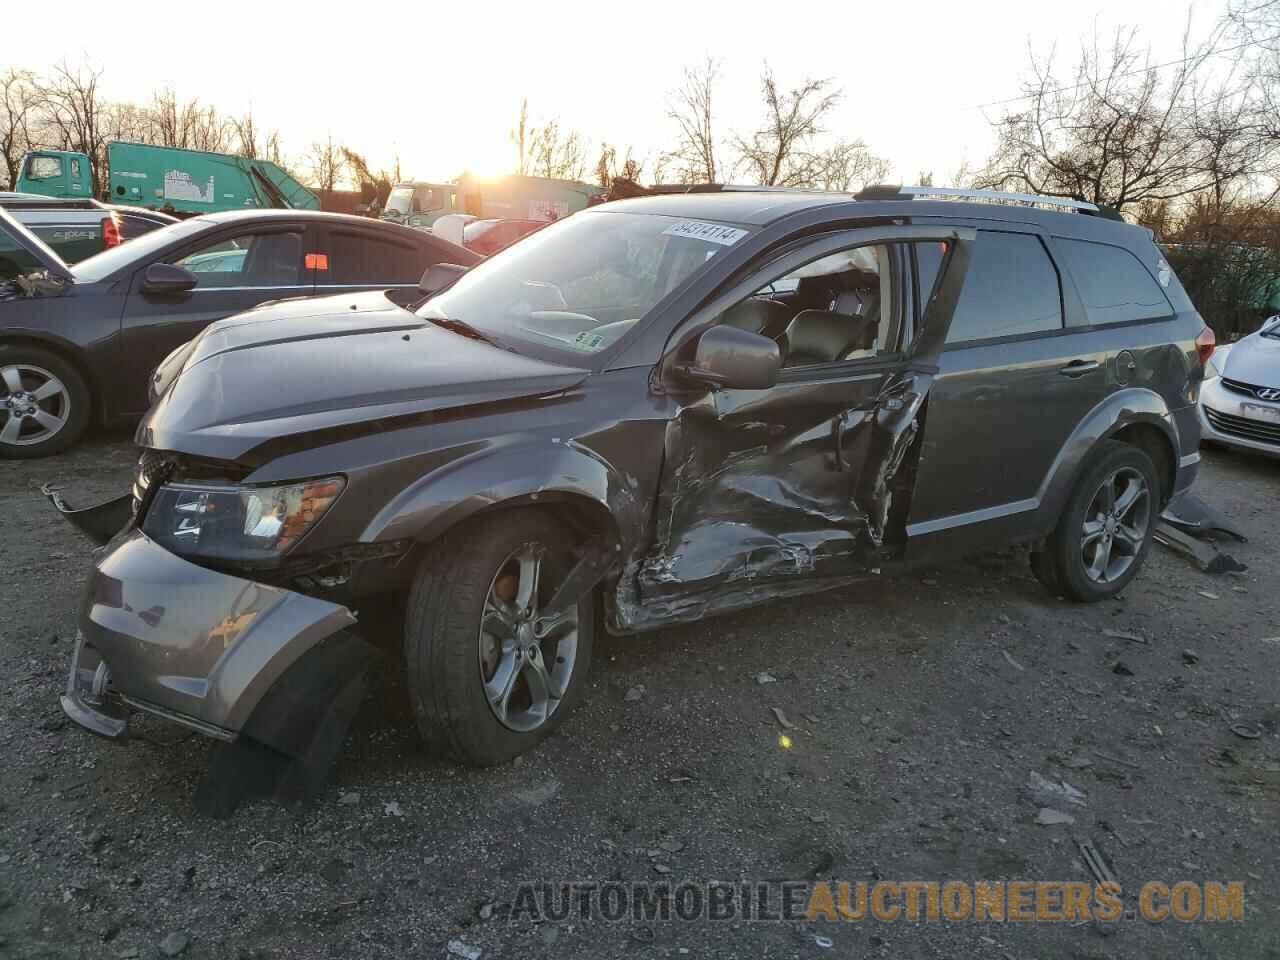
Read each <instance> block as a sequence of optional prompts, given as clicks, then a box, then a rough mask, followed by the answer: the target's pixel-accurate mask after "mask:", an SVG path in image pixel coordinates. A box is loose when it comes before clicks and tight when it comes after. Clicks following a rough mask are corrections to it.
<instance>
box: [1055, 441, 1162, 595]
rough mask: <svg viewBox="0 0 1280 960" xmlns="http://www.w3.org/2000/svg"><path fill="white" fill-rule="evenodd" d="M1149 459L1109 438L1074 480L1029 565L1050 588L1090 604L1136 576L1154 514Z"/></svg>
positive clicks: (1155, 487)
mask: <svg viewBox="0 0 1280 960" xmlns="http://www.w3.org/2000/svg"><path fill="white" fill-rule="evenodd" d="M1159 504H1160V483H1159V481H1158V480H1157V479H1156V470H1155V466H1154V465H1153V464H1152V462H1151V458H1150V457H1148V456H1147V454H1146V453H1145V452H1144V451H1142V450H1140V449H1139V448H1137V447H1135V446H1132V445H1130V444H1127V443H1121V442H1119V441H1115V440H1109V441H1106V442H1105V443H1103V444H1102V446H1101V447H1099V449H1098V451H1097V453H1095V455H1094V456H1093V458H1092V460H1091V461H1090V463H1089V465H1088V466H1087V467H1086V468H1085V470H1084V472H1083V473H1082V475H1081V477H1080V480H1079V481H1078V482H1077V484H1076V487H1075V490H1074V491H1073V492H1072V494H1071V499H1070V500H1068V501H1067V506H1066V509H1065V510H1064V511H1063V513H1062V518H1061V519H1060V520H1059V521H1058V526H1057V527H1056V528H1055V530H1054V532H1053V534H1052V535H1051V536H1050V537H1049V540H1048V542H1047V543H1046V545H1045V549H1044V551H1043V552H1042V553H1041V555H1040V556H1039V557H1037V558H1035V559H1036V561H1038V563H1037V562H1033V568H1036V574H1037V576H1039V577H1040V579H1041V580H1042V581H1044V582H1045V584H1046V586H1049V587H1050V589H1054V588H1056V589H1058V590H1061V592H1062V593H1063V594H1065V595H1066V596H1067V597H1069V598H1071V599H1072V600H1079V601H1081V602H1084V603H1093V602H1096V601H1098V600H1105V599H1107V598H1108V597H1114V596H1115V595H1116V594H1118V593H1119V592H1120V591H1121V590H1123V589H1124V588H1125V587H1127V586H1128V585H1129V582H1130V581H1131V580H1133V578H1134V577H1135V576H1137V575H1138V571H1139V570H1140V569H1141V568H1142V564H1143V561H1145V560H1146V557H1147V552H1148V551H1149V550H1150V549H1151V539H1152V537H1153V535H1154V534H1155V528H1156V521H1157V518H1158V516H1159V513H1160V506H1159Z"/></svg>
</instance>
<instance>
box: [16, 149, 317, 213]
mask: <svg viewBox="0 0 1280 960" xmlns="http://www.w3.org/2000/svg"><path fill="white" fill-rule="evenodd" d="M14 189H15V190H18V191H21V192H23V193H36V194H40V195H42V196H46V197H82V198H83V197H92V196H93V171H92V168H91V167H90V161H89V157H88V156H86V155H85V154H83V153H73V152H69V151H66V150H33V151H32V152H30V153H28V154H27V155H26V156H24V157H23V158H22V169H21V172H20V173H19V175H18V182H17V184H16V185H15V187H14ZM101 199H103V200H107V201H110V202H112V203H126V204H134V205H136V206H142V207H151V208H152V209H156V210H166V211H170V212H174V213H177V214H180V215H182V214H186V215H192V214H197V213H214V212H216V211H219V210H240V209H243V208H246V207H247V208H253V207H281V208H297V209H303V210H319V209H320V199H319V197H317V196H316V195H315V194H314V193H312V192H311V191H310V190H308V189H307V188H306V187H304V186H303V185H302V184H301V183H299V182H298V181H297V180H295V179H294V178H293V177H291V176H290V175H289V174H288V173H287V172H286V171H285V170H284V169H282V168H281V167H279V166H277V165H276V164H274V163H271V162H269V161H266V160H253V159H250V158H248V157H236V156H232V155H230V154H224V153H206V152H204V151H202V150H180V149H177V148H174V147H153V146H150V145H149V144H144V143H126V142H124V141H115V142H113V143H109V144H107V189H106V193H105V195H104V196H103V197H101Z"/></svg>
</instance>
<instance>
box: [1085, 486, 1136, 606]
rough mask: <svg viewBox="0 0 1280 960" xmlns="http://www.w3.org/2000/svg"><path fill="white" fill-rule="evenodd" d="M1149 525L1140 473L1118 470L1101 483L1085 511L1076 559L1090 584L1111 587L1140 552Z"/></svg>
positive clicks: (1131, 564)
mask: <svg viewBox="0 0 1280 960" xmlns="http://www.w3.org/2000/svg"><path fill="white" fill-rule="evenodd" d="M1150 523H1151V490H1150V488H1149V487H1148V485H1147V479H1146V477H1145V476H1143V474H1142V472H1141V471H1140V470H1137V469H1135V468H1133V467H1121V468H1120V469H1119V470H1116V471H1115V472H1114V473H1112V474H1111V475H1110V476H1108V477H1107V478H1106V479H1105V480H1103V481H1102V484H1101V486H1099V487H1098V489H1097V491H1096V492H1095V493H1094V495H1093V499H1092V500H1090V502H1089V507H1088V509H1087V510H1085V514H1084V523H1083V524H1082V525H1081V528H1080V555H1081V559H1082V560H1083V562H1084V571H1085V575H1086V576H1087V577H1088V578H1089V579H1090V580H1092V581H1093V582H1094V583H1100V584H1101V583H1113V582H1114V581H1116V580H1118V579H1120V578H1121V577H1123V576H1124V575H1125V573H1127V572H1128V570H1129V568H1130V567H1132V566H1133V564H1134V561H1135V560H1136V559H1137V557H1138V554H1139V552H1141V550H1142V545H1143V543H1145V542H1146V538H1147V527H1148V526H1149V525H1150Z"/></svg>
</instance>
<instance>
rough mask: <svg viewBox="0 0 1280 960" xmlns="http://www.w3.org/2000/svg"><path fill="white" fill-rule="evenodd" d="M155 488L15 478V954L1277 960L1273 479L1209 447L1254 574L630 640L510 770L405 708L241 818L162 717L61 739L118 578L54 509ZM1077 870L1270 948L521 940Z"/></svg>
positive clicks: (1078, 936)
mask: <svg viewBox="0 0 1280 960" xmlns="http://www.w3.org/2000/svg"><path fill="white" fill-rule="evenodd" d="M133 456H134V455H133V451H132V450H131V448H130V446H129V444H128V443H127V441H126V440H125V439H123V438H120V437H106V438H98V439H96V440H93V441H91V442H90V443H88V444H86V445H84V446H83V447H81V448H80V449H79V450H77V451H76V452H74V453H72V454H68V455H64V456H62V457H59V458H55V459H52V460H46V461H41V462H36V463H31V464H3V465H0V530H3V531H4V545H5V560H6V562H5V565H4V568H5V576H4V583H3V587H0V589H2V590H3V600H2V601H0V672H2V673H0V675H2V676H3V677H4V681H3V683H0V956H6V957H7V956H12V957H24V958H25V957H111V958H129V957H140V958H150V957H160V956H165V955H166V954H168V955H175V954H176V953H181V955H182V956H184V957H193V958H194V957H227V958H240V957H278V958H295V957H296V958H304V957H305V958H313V957H321V956H324V957H360V958H369V957H388V958H391V957H395V958H402V957H418V956H424V957H447V956H449V954H448V952H447V950H448V948H447V944H448V943H449V942H450V941H451V940H460V941H462V942H463V943H464V944H465V945H467V946H470V947H475V948H479V949H481V950H483V955H484V956H485V957H543V956H545V957H556V958H568V957H604V956H608V957H637V958H645V957H654V958H657V957H666V956H680V955H684V954H686V953H687V954H689V955H691V956H739V957H752V958H758V957H816V958H820V957H824V956H852V957H867V956H870V957H878V956H885V957H895V958H897V957H966V958H968V957H976V958H985V957H991V958H1000V960H1003V958H1023V957H1049V956H1053V957H1080V958H1103V957H1135V958H1137V957H1143V958H1146V957H1178V958H1186V957H1201V956H1203V957H1215V956H1216V957H1227V956H1230V957H1239V958H1246V957H1278V956H1280V946H1278V945H1280V915H1278V909H1280V907H1278V904H1280V900H1278V896H1280V858H1278V857H1277V852H1276V845H1275V838H1276V830H1277V810H1278V806H1277V800H1278V799H1280V739H1278V735H1280V702H1277V701H1280V695H1278V694H1277V692H1276V679H1277V676H1278V673H1277V669H1276V667H1275V663H1276V658H1277V655H1280V553H1278V552H1277V551H1276V550H1275V549H1274V548H1275V545H1276V544H1277V543H1280V512H1278V511H1277V510H1276V509H1275V507H1276V503H1277V491H1278V490H1280V463H1275V462H1267V461H1264V460H1257V459H1251V458H1247V457H1243V456H1237V455H1233V454H1229V453H1223V452H1218V451H1206V456H1205V464H1204V467H1203V469H1202V472H1201V480H1200V487H1199V489H1200V491H1201V493H1202V494H1203V495H1205V496H1206V499H1209V500H1210V501H1211V502H1212V503H1214V504H1216V505H1217V506H1219V507H1220V508H1221V509H1223V510H1224V511H1225V512H1227V513H1228V514H1229V515H1230V516H1232V517H1233V518H1234V519H1235V520H1236V521H1237V522H1239V523H1240V524H1241V525H1242V526H1244V527H1245V528H1246V529H1247V530H1249V531H1251V533H1252V539H1251V541H1250V542H1249V543H1248V544H1247V545H1243V546H1236V545H1232V546H1230V547H1228V548H1227V549H1228V550H1229V552H1230V553H1232V554H1233V555H1234V556H1236V557H1237V558H1238V559H1240V560H1242V561H1243V562H1245V563H1247V564H1248V565H1249V570H1248V572H1247V573H1245V574H1243V575H1230V576H1224V577H1211V576H1208V575H1205V574H1202V573H1200V572H1198V571H1197V570H1195V569H1194V568H1193V567H1191V566H1190V565H1188V564H1187V563H1186V562H1185V561H1183V560H1182V559H1180V558H1178V557H1176V556H1174V555H1172V554H1170V553H1168V552H1166V551H1164V550H1161V549H1157V550H1156V551H1155V552H1153V554H1152V556H1151V559H1150V561H1149V562H1148V565H1147V568H1146V570H1145V571H1144V572H1143V574H1142V576H1141V577H1140V578H1139V579H1138V580H1137V582H1136V583H1135V584H1134V585H1133V586H1132V587H1130V589H1129V590H1128V591H1127V592H1126V593H1125V594H1124V595H1123V596H1122V597H1121V598H1119V599H1117V600H1116V601H1114V602H1110V603H1106V604H1103V605H1098V606H1092V607H1083V606H1076V605H1072V604H1068V603H1065V602H1063V601H1061V600H1056V599H1053V598H1051V597H1049V596H1047V595H1046V594H1045V593H1044V592H1043V591H1042V590H1041V589H1040V587H1039V586H1038V584H1037V583H1036V582H1035V581H1034V580H1033V579H1032V578H1031V576H1030V573H1029V570H1028V569H1027V566H1026V563H1025V558H1024V557H1022V556H1015V557H1011V558H1007V559H984V560H982V561H979V562H972V563H965V564H958V565H956V566H953V567H947V568H943V569H940V570H936V571H929V572H925V573H921V574H918V575H915V576H912V577H909V578H905V579H902V580H898V581H894V582H892V583H891V584H868V585H862V586H859V587H856V588H851V589H845V590H840V591H836V592H832V593H828V594H823V595H820V596H817V597H811V598H806V599H799V600H793V601H788V602H779V603H774V604H771V605H768V606H765V607H762V608H759V609H756V610H752V611H750V612H747V613H743V614H739V615H735V616H729V617H724V618H721V619H717V620H709V621H707V622H705V623H702V624H698V625H695V626H690V627H682V628H678V629H668V630H663V631H660V632H657V633H654V634H651V635H646V636H641V637H635V638H608V637H606V638H604V639H603V640H602V641H598V647H597V650H596V660H595V664H594V667H593V674H592V678H591V683H590V686H589V690H588V692H587V695H586V697H585V699H584V703H583V705H582V707H581V708H580V709H579V710H578V711H577V712H576V713H575V714H574V715H573V716H572V717H571V718H570V719H569V720H568V722H567V723H566V724H565V726H564V728H563V730H562V732H561V733H560V734H559V735H558V736H556V737H554V738H552V739H551V740H549V741H548V742H547V743H546V744H545V745H544V746H543V747H542V748H541V749H539V750H538V751H536V752H535V753H534V754H533V755H531V756H528V757H525V758H523V760H522V761H520V762H517V763H516V764H513V765H510V766H506V767H502V768H498V769H493V770H485V771H474V770H468V769H461V768H458V767H456V766H454V765H451V764H450V763H448V762H447V761H444V760H441V759H438V758H433V757H431V756H427V755H425V754H423V753H422V752H421V751H419V750H418V748H417V746H416V742H415V736H414V733H413V729H412V723H411V721H410V719H409V714H408V708H407V705H406V703H405V700H404V695H403V691H402V689H401V688H400V687H399V686H398V685H397V684H396V683H395V682H394V679H393V678H392V679H387V680H385V681H384V683H383V686H382V688H381V689H380V690H379V691H378V692H377V693H376V694H375V695H373V696H371V697H370V699H369V701H368V702H367V703H366V705H365V708H364V710H363V711H362V713H361V715H360V717H359V718H358V721H357V724H356V727H355V729H354V731H353V734H352V736H351V739H350V742H349V743H348V744H347V747H346V750H345V752H344V755H343V757H342V759H341V760H340V762H339V765H338V768H337V770H336V771H335V774H334V777H333V780H332V783H331V784H330V786H329V787H328V788H327V789H326V790H325V791H324V793H323V794H322V795H321V796H320V797H319V798H318V799H317V800H316V801H315V802H313V803H311V804H308V805H306V806H304V807H301V808H296V809H295V808H286V807H283V806H280V805H279V804H276V803H274V802H267V801H261V802H254V803H252V804H250V805H248V806H245V807H243V808H241V810H240V811H239V812H237V813H236V815H235V816H234V817H233V818H232V819H230V820H226V821H213V820H209V819H205V818H203V817H200V816H198V815H196V814H195V813H194V812H193V810H192V793H193V790H194V788H195V785H196V784H197V782H198V780H199V778H200V776H201V773H202V772H203V770H204V768H205V765H206V763H207V759H208V752H209V744H208V742H207V741H205V740H202V739H200V738H198V737H195V736H192V735H188V734H187V733H185V732H184V731H182V730H181V729H179V728H176V727H173V726H169V725H167V724H164V723H162V722H160V721H157V720H153V719H150V718H147V719H143V720H141V721H140V722H137V723H136V724H135V732H136V733H137V734H138V736H137V737H135V738H132V739H130V740H129V741H128V742H127V743H125V744H123V745H118V744H114V743H107V742H104V741H101V740H98V739H95V738H94V737H92V736H90V735H89V734H87V733H85V732H83V731H81V730H79V729H78V728H76V727H74V725H72V724H70V723H69V722H67V721H65V720H64V719H63V717H62V714H61V712H60V710H59V707H58V701H57V697H58V693H59V692H60V689H61V687H62V686H63V684H64V682H65V676H66V671H67V662H68V656H69V654H70V650H71V641H72V637H73V636H74V622H75V610H76V605H77V601H78V595H79V589H80V583H81V581H82V578H83V573H84V569H85V566H86V564H87V562H88V559H89V547H88V546H87V544H86V542H85V541H83V540H82V539H80V538H79V536H78V535H77V534H76V533H75V532H74V531H73V530H72V529H71V528H70V527H69V526H68V525H66V524H65V523H63V522H62V521H61V520H60V519H59V518H58V517H57V516H56V515H55V514H54V512H53V511H52V509H51V508H49V507H47V505H46V504H45V503H44V502H43V500H42V498H41V496H40V494H39V489H38V488H39V485H40V484H41V483H43V482H45V481H48V480H51V479H57V480H59V481H61V482H62V483H63V484H64V485H65V492H66V495H67V497H68V499H71V500H72V501H73V502H80V503H85V504H87V503H89V502H92V501H94V500H95V499H96V498H100V497H105V496H107V495H113V494H115V493H117V492H119V491H120V490H122V489H123V486H124V484H125V482H126V480H127V478H128V475H129V471H130V466H131V463H132V461H133ZM385 619H386V620H387V621H389V622H387V623H381V624H378V625H375V630H377V631H381V632H382V633H384V634H387V635H388V636H389V639H390V642H392V643H394V636H393V635H392V634H393V631H394V614H391V615H389V616H388V617H386V618H385ZM1105 631H1112V632H1113V633H1115V632H1121V633H1131V634H1134V635H1136V636H1138V637H1140V638H1142V639H1143V640H1144V641H1145V642H1141V643H1139V642H1135V641H1133V640H1127V639H1122V638H1118V637H1115V636H1109V635H1108V634H1107V633H1106V632H1105ZM1184 651H1190V652H1191V653H1192V654H1194V656H1184ZM1191 659H1195V660H1196V662H1194V663H1189V662H1188V660H1191ZM1118 661H1119V662H1123V664H1124V667H1125V668H1127V671H1128V672H1129V673H1131V675H1129V673H1126V672H1125V670H1124V669H1121V670H1120V671H1117V663H1118ZM388 672H390V670H389V671H388ZM762 672H764V673H768V674H769V675H771V676H772V677H774V678H776V682H769V683H763V684H762V683H760V682H758V679H757V677H758V675H759V674H761V673H762ZM640 687H643V690H642V691H639V690H637V691H636V692H632V693H630V694H628V691H632V690H633V688H640ZM637 693H638V694H639V695H638V698H637ZM775 707H776V708H779V709H780V710H781V711H783V715H784V716H785V718H786V719H787V722H788V723H790V724H793V725H794V729H790V730H787V731H785V732H786V733H787V735H788V736H789V737H790V738H791V747H790V749H784V747H783V746H782V745H781V743H780V734H781V733H783V732H784V731H783V729H782V726H781V724H780V722H779V719H778V718H777V717H776V716H775V714H774V713H773V711H772V709H771V708H775ZM1233 724H1246V725H1248V726H1249V727H1254V728H1256V729H1257V730H1259V731H1260V732H1261V734H1262V735H1261V737H1260V738H1258V739H1244V738H1241V737H1239V736H1237V735H1236V734H1234V733H1232V732H1231V731H1230V729H1229V728H1230V727H1231V726H1232V725H1233ZM1032 771H1035V772H1037V773H1039V774H1042V775H1043V776H1045V777H1048V778H1051V779H1055V780H1058V779H1065V780H1066V781H1068V782H1069V783H1070V784H1072V785H1073V786H1075V787H1077V788H1079V790H1081V791H1083V792H1084V793H1085V794H1086V796H1087V799H1086V803H1085V805H1083V806H1077V805H1059V809H1061V810H1063V811H1065V812H1068V813H1070V814H1071V815H1072V816H1074V818H1075V823H1074V825H1054V826H1042V825H1039V824H1037V822H1036V819H1037V814H1038V811H1039V810H1040V808H1041V807H1042V806H1043V805H1044V804H1043V803H1042V802H1040V801H1039V800H1037V799H1036V798H1035V797H1034V796H1033V795H1032V792H1031V790H1030V789H1029V788H1028V778H1029V775H1030V774H1031V772H1032ZM1080 839H1086V840H1091V841H1093V842H1094V843H1095V844H1096V845H1097V846H1098V848H1100V849H1101V850H1103V851H1104V852H1105V854H1106V856H1107V857H1108V858H1109V859H1110V861H1111V863H1112V865H1113V867H1114V871H1115V873H1116V875H1117V876H1118V878H1119V880H1120V881H1121V883H1122V884H1123V885H1124V886H1125V889H1126V893H1127V894H1130V895H1131V894H1132V892H1133V891H1136V889H1137V887H1138V886H1139V885H1140V884H1141V883H1143V882H1145V881H1148V880H1164V881H1166V882H1168V883H1170V884H1172V883H1173V882H1174V881H1176V880H1181V879H1192V880H1223V881H1228V880H1242V881H1244V883H1245V890H1246V898H1245V919H1244V922H1243V923H1217V924H1209V923H1179V922H1176V921H1174V920H1168V921H1166V922H1164V923H1147V922H1144V921H1141V920H1139V921H1134V922H1123V921H1122V922H1120V923H1117V924H1111V925H1106V926H1102V925H1094V924H1077V925H1070V924H1062V923H1059V924H1042V925H1035V924H1025V923H1024V924H1018V923H1006V924H998V923H989V922H983V923H977V922H970V923H964V924H944V923H932V924H927V923H920V924H908V923H906V922H904V921H898V922H896V923H876V922H874V921H870V920H867V921H863V922H862V923H850V924H828V923H819V924H814V925H808V924H799V923H783V922H772V923H691V924H686V923H678V922H671V923H655V924H649V925H645V924H635V923H631V922H622V923H608V922H605V921H602V920H595V921H590V922H583V921H582V920H581V919H580V918H578V917H577V916H576V914H575V915H574V916H572V917H570V918H567V919H565V920H563V922H558V923H557V922H554V921H553V920H550V919H544V920H543V922H540V923H534V922H531V921H529V920H528V919H527V918H521V919H513V918H512V916H511V915H510V913H509V909H510V905H511V903H512V900H513V897H514V896H515V893H516V891H517V886H518V884H519V883H520V882H521V881H523V880H559V879H584V880H598V881H607V880H611V879H612V880H659V881H667V882H678V881H682V880H685V879H689V880H694V881H699V882H702V881H707V880H711V879H720V880H733V881H737V880H740V879H750V880H766V879H769V880H781V879H795V880H812V879H815V878H816V879H826V878H836V879H843V880H850V881H859V880H875V879H879V878H885V879H894V880H920V879H923V880H948V879H952V878H959V879H966V880H976V879H993V880H994V879H1031V880H1090V879H1091V878H1090V874H1089V873H1088V871H1087V869H1086V867H1085V865H1084V864H1083V862H1082V860H1081V857H1080V853H1079V851H1078V849H1077V846H1076V842H1077V840H1080ZM824 937H826V938H830V941H831V945H830V946H826V940H823V939H821V938H824Z"/></svg>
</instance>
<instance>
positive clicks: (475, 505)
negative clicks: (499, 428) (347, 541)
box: [360, 437, 645, 557]
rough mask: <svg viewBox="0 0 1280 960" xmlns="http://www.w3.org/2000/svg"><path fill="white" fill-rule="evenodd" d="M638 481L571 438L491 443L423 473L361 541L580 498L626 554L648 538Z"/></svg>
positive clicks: (418, 533)
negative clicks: (606, 522)
mask: <svg viewBox="0 0 1280 960" xmlns="http://www.w3.org/2000/svg"><path fill="white" fill-rule="evenodd" d="M638 488H639V481H638V480H637V479H636V478H634V477H628V476H625V475H623V474H622V473H621V472H620V471H618V469H617V468H616V467H614V466H613V465H612V464H611V463H609V462H608V461H606V460H605V459H604V458H603V457H601V456H600V455H599V454H598V453H596V452H595V451H594V450H591V449H589V448H587V447H585V446H583V445H582V444H580V443H577V442H576V441H573V440H560V439H556V438H537V439H531V438H528V437H525V438H519V439H516V440H514V441H512V442H510V443H506V444H503V445H501V446H497V447H495V446H492V445H488V446H485V447H484V448H482V449H480V450H477V451H475V452H474V453H471V454H468V455H466V456H464V457H460V458H459V459H457V460H454V461H452V462H450V463H448V464H446V465H445V466H443V467H440V468H439V469H437V470H433V471H432V472H430V473H428V474H426V475H424V476H422V477H420V478H419V479H418V480H416V481H415V482H414V483H412V484H410V485H409V486H408V487H406V488H405V489H404V490H402V491H401V492H400V493H399V494H398V495H397V496H395V497H394V498H392V500H391V501H390V502H389V503H388V504H387V505H386V506H385V507H383V508H382V509H381V510H380V511H379V512H378V513H377V514H376V515H375V516H374V518H373V519H372V520H371V521H370V522H369V524H368V526H366V528H365V530H364V532H363V533H362V534H361V536H360V540H361V541H365V542H372V541H379V540H401V539H412V540H415V541H417V542H419V543H429V542H431V541H433V540H437V539H439V537H440V536H441V535H442V534H444V533H445V532H446V531H447V530H449V529H451V528H452V527H455V526H457V525H458V524H459V523H462V522H464V521H465V520H468V519H469V518H471V517H473V516H475V515H476V514H478V513H480V512H481V511H485V510H491V509H494V508H496V507H504V506H517V505H524V504H537V503H557V502H559V503H571V504H574V503H576V504H580V505H582V506H585V507H587V508H588V509H590V510H592V511H594V512H595V513H597V514H601V513H603V515H607V516H608V517H609V518H610V521H611V526H612V529H611V530H608V531H602V532H607V533H608V534H609V535H610V536H611V538H613V539H614V541H615V542H616V544H617V546H618V549H619V550H620V551H621V553H622V555H623V556H624V557H625V556H628V555H629V554H630V552H631V551H632V550H633V549H635V547H636V546H637V544H638V543H639V542H640V540H641V539H642V537H643V531H644V527H645V514H644V511H643V507H642V498H641V496H640V491H639V489H638Z"/></svg>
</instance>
